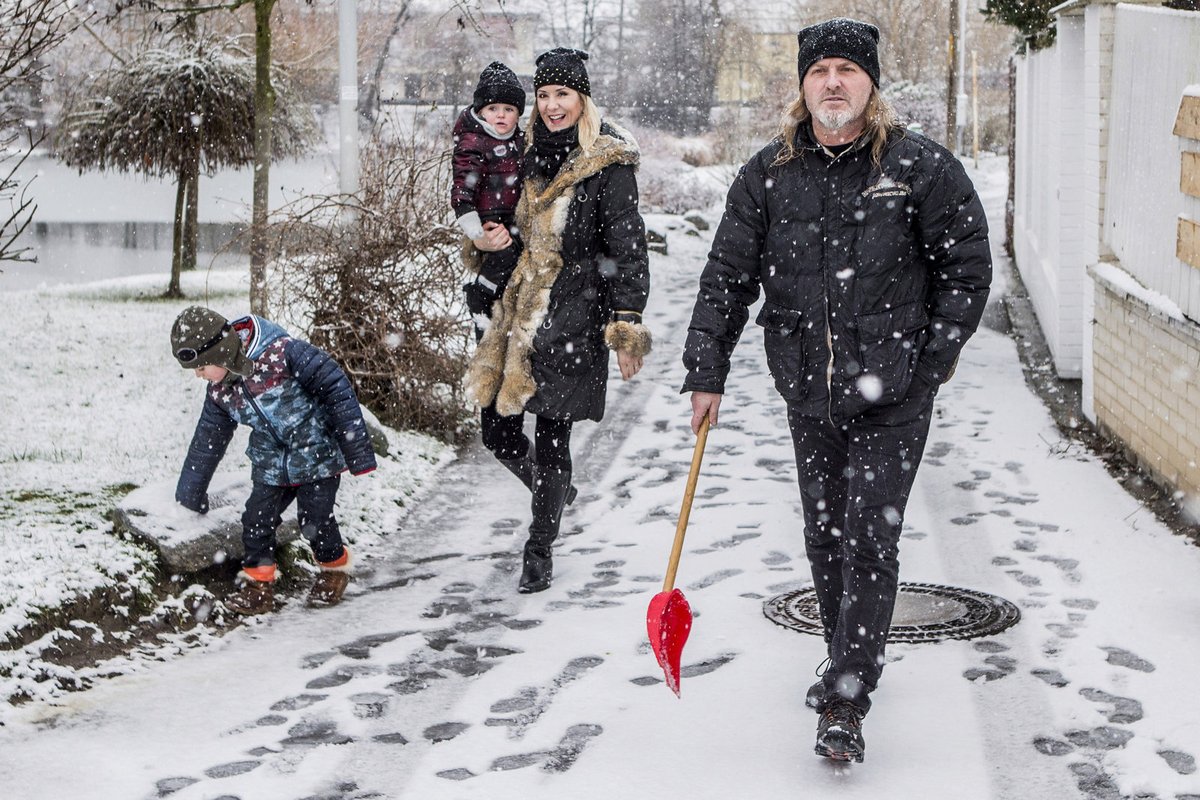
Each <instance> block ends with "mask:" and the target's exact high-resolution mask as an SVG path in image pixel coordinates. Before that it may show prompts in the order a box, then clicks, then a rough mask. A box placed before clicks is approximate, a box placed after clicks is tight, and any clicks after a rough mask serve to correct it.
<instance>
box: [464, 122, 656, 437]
mask: <svg viewBox="0 0 1200 800" xmlns="http://www.w3.org/2000/svg"><path fill="white" fill-rule="evenodd" d="M638 159H639V153H638V148H637V143H636V142H635V141H634V140H633V137H632V136H631V135H629V134H628V133H627V132H625V131H623V130H620V129H618V128H616V127H615V126H611V125H608V124H607V123H606V124H605V125H603V126H602V127H601V132H600V136H599V138H598V139H597V140H596V144H595V145H594V146H593V148H592V149H591V150H590V151H589V152H586V153H585V152H583V151H582V150H581V149H579V148H576V149H575V150H574V151H573V152H572V153H571V154H570V155H569V156H568V157H567V160H566V161H565V162H564V163H563V165H562V168H561V169H560V170H559V172H558V174H557V175H556V176H555V177H554V178H553V179H552V180H551V181H549V183H547V182H546V181H545V180H544V179H542V178H540V177H536V178H529V179H527V180H526V181H525V185H524V190H523V191H522V193H521V200H520V203H519V204H518V205H517V217H516V220H517V227H518V228H519V229H520V231H521V235H522V238H523V239H524V241H525V250H524V252H523V253H522V254H521V258H520V261H518V262H517V267H516V270H515V271H514V273H513V276H512V278H511V279H510V281H509V283H508V287H507V288H506V289H505V292H504V295H503V297H502V298H501V300H500V301H499V302H498V303H496V305H495V306H494V307H493V310H492V324H491V326H490V327H489V328H488V330H487V333H485V334H484V337H483V339H482V340H481V341H480V342H479V346H478V347H477V348H476V351H475V356H474V358H473V359H472V360H471V365H470V368H469V369H468V371H467V378H466V387H467V392H468V394H469V395H470V396H471V397H472V398H473V399H474V400H475V402H477V403H478V404H479V405H481V406H487V405H490V404H491V403H492V401H493V400H494V401H495V404H496V411H497V412H498V413H500V414H502V415H505V416H511V415H513V414H519V413H521V412H522V411H529V412H531V413H534V414H537V415H539V416H543V417H549V418H551V419H559V420H581V419H591V420H596V421H599V420H600V419H601V418H602V417H603V416H604V400H605V392H606V389H607V384H608V351H609V349H610V348H611V349H622V350H626V351H627V352H629V353H631V354H633V355H637V356H643V355H645V354H647V353H649V352H650V344H651V342H650V333H649V331H648V330H647V329H646V328H645V326H643V325H642V324H641V323H640V322H629V321H614V320H613V315H614V314H619V313H620V312H623V311H632V312H637V314H638V315H639V316H637V317H636V318H637V319H640V314H641V312H642V310H643V309H644V308H645V307H646V299H647V296H648V294H649V289H650V273H649V265H648V260H647V256H646V229H645V225H644V223H643V222H642V218H641V215H639V214H638V208H637V203H638V194H637V179H636V177H635V175H634V170H635V167H636V165H637V163H638Z"/></svg>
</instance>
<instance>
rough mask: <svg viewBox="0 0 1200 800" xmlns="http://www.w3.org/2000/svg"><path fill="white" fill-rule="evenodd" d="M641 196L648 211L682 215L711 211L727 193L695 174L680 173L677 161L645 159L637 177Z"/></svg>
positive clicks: (690, 170) (682, 171)
mask: <svg viewBox="0 0 1200 800" xmlns="http://www.w3.org/2000/svg"><path fill="white" fill-rule="evenodd" d="M638 195H639V198H640V200H641V203H642V206H643V207H644V208H645V209H646V210H648V211H660V212H664V213H667V214H682V213H684V212H685V211H690V210H692V209H695V208H708V207H709V206H711V205H712V204H713V203H716V202H719V201H720V200H721V199H722V198H723V197H724V196H725V193H724V190H723V189H721V188H720V187H718V186H715V185H714V184H713V183H712V181H709V180H706V179H705V178H704V176H702V175H700V174H698V173H697V172H696V171H695V170H692V169H680V166H679V162H678V161H675V162H669V161H660V160H658V159H646V160H644V161H643V162H642V168H641V171H640V172H639V173H638Z"/></svg>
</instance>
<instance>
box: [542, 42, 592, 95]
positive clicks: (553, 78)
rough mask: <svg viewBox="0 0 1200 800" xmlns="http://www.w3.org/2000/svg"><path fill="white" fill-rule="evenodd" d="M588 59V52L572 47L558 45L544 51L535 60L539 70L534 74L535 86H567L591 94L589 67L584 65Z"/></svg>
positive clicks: (581, 92)
mask: <svg viewBox="0 0 1200 800" xmlns="http://www.w3.org/2000/svg"><path fill="white" fill-rule="evenodd" d="M587 60H588V54H587V53H585V52H583V51H582V50H572V49H571V48H570V47H556V48H554V49H553V50H548V51H546V52H545V53H542V54H541V55H540V56H538V57H537V61H535V62H534V64H535V65H536V66H537V72H535V73H534V74H533V88H534V89H540V88H541V87H543V86H566V87H568V88H570V89H574V90H575V91H577V92H579V93H580V94H586V95H589V96H590V95H591V93H592V85H591V83H590V82H589V81H588V73H587V67H585V66H584V65H583V62H585V61H587Z"/></svg>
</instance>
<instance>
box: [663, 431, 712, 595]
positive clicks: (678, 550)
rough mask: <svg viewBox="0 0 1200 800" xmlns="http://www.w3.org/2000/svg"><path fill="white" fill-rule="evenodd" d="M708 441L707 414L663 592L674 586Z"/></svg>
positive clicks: (697, 444)
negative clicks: (705, 445) (705, 444)
mask: <svg viewBox="0 0 1200 800" xmlns="http://www.w3.org/2000/svg"><path fill="white" fill-rule="evenodd" d="M706 441H708V415H707V414H705V415H704V419H702V420H700V430H699V431H697V432H696V447H695V449H694V450H693V451H692V468H691V469H690V470H689V471H688V479H687V488H686V489H684V490H683V507H682V508H681V509H679V524H678V525H676V526H675V544H674V545H672V546H671V560H670V561H669V562H668V563H667V576H666V577H665V578H664V579H663V588H662V590H663V591H664V592H669V591H671V590H672V589H674V588H675V571H676V570H677V569H679V556H680V555H681V554H682V553H683V535H684V534H685V533H686V532H687V524H688V517H689V516H691V513H692V500H693V499H694V498H695V497H696V479H697V478H699V477H700V462H701V461H702V460H704V443H705V442H706Z"/></svg>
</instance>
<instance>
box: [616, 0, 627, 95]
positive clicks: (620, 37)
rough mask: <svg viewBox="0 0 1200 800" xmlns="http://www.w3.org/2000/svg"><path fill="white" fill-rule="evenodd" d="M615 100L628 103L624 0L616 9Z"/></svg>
mask: <svg viewBox="0 0 1200 800" xmlns="http://www.w3.org/2000/svg"><path fill="white" fill-rule="evenodd" d="M617 102H618V103H620V104H621V105H623V106H626V105H629V102H628V101H627V100H626V99H625V0H621V4H620V7H619V8H618V10H617Z"/></svg>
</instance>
